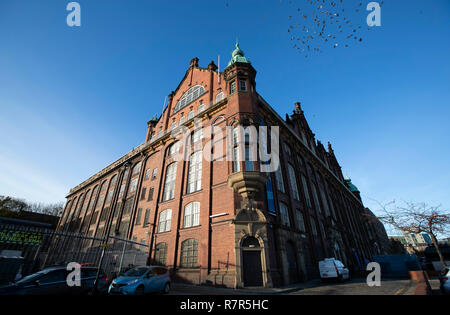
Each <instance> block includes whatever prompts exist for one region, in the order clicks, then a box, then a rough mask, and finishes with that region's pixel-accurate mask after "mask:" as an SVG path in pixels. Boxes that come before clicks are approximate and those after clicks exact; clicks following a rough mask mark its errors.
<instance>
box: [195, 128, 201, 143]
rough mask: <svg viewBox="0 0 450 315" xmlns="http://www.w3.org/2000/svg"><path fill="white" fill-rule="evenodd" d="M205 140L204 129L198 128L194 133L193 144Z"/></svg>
mask: <svg viewBox="0 0 450 315" xmlns="http://www.w3.org/2000/svg"><path fill="white" fill-rule="evenodd" d="M202 139H203V128H198V129H197V130H194V132H193V133H192V143H196V142H197V141H200V140H202Z"/></svg>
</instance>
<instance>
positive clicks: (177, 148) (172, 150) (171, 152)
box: [169, 141, 180, 156]
mask: <svg viewBox="0 0 450 315" xmlns="http://www.w3.org/2000/svg"><path fill="white" fill-rule="evenodd" d="M179 151H180V141H177V142H175V143H174V144H172V145H171V146H170V148H169V156H172V155H174V154H175V153H178V152H179Z"/></svg>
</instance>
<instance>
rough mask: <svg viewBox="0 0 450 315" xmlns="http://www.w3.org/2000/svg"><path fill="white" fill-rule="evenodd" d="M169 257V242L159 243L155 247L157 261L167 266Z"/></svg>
mask: <svg viewBox="0 0 450 315" xmlns="http://www.w3.org/2000/svg"><path fill="white" fill-rule="evenodd" d="M166 259H167V243H159V244H157V245H156V248H155V263H156V264H157V265H161V266H165V265H166Z"/></svg>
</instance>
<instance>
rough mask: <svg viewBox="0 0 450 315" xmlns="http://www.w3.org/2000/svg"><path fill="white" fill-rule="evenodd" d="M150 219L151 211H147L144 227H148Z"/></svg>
mask: <svg viewBox="0 0 450 315" xmlns="http://www.w3.org/2000/svg"><path fill="white" fill-rule="evenodd" d="M149 218H150V209H146V210H145V215H144V226H147V225H148V220H149Z"/></svg>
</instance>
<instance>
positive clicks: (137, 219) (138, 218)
mask: <svg viewBox="0 0 450 315" xmlns="http://www.w3.org/2000/svg"><path fill="white" fill-rule="evenodd" d="M141 216H142V208H139V209H138V211H137V215H136V221H135V225H140V224H141Z"/></svg>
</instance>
